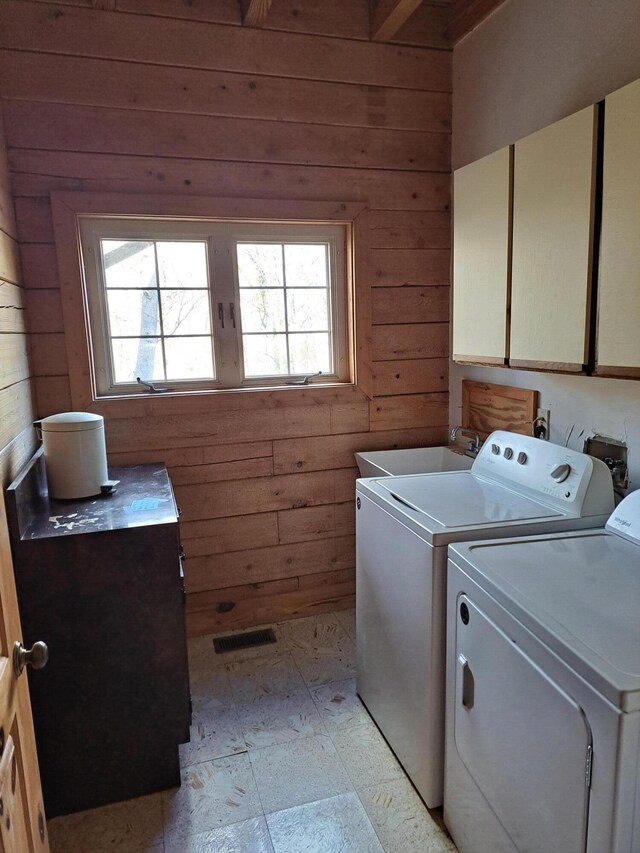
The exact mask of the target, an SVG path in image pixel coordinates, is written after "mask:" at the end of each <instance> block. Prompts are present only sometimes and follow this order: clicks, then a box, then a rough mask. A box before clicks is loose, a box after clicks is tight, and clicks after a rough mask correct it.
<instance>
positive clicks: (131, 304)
mask: <svg viewBox="0 0 640 853" xmlns="http://www.w3.org/2000/svg"><path fill="white" fill-rule="evenodd" d="M107 304H108V308H109V326H110V328H111V334H112V335H115V336H116V337H119V336H127V335H157V334H158V332H159V331H160V313H159V311H158V291H157V290H108V291H107Z"/></svg>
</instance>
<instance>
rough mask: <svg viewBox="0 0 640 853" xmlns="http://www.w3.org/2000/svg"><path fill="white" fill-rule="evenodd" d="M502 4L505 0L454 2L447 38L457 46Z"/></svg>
mask: <svg viewBox="0 0 640 853" xmlns="http://www.w3.org/2000/svg"><path fill="white" fill-rule="evenodd" d="M502 3H504V0H452V3H451V16H450V18H449V24H448V26H447V28H446V30H445V36H446V37H447V38H448V39H449V41H451V42H453V43H454V44H455V43H456V42H458V41H460V39H461V38H462V37H463V36H466V34H467V33H470V32H471V30H473V29H474V28H475V27H477V26H478V24H479V23H481V22H482V21H484V19H485V18H486V17H487V16H488V15H490V14H491V13H492V12H493V11H494V9H497V8H498V6H501V5H502Z"/></svg>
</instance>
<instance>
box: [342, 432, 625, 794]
mask: <svg viewBox="0 0 640 853" xmlns="http://www.w3.org/2000/svg"><path fill="white" fill-rule="evenodd" d="M356 507H357V509H356V633H357V689H358V693H359V695H360V697H361V699H362V701H363V702H364V703H365V705H366V706H367V709H368V710H369V712H370V714H371V716H372V717H373V718H374V720H375V721H376V723H377V724H378V726H379V728H380V729H381V731H382V733H383V734H384V736H385V737H386V739H387V741H388V743H389V745H390V746H391V748H392V749H393V751H394V752H395V754H396V756H397V757H398V759H399V761H400V762H401V764H402V765H403V767H404V769H405V770H406V772H407V773H408V775H409V777H410V778H411V780H412V781H413V783H414V785H415V786H416V788H417V790H418V791H419V793H420V795H421V796H422V798H423V799H424V801H425V802H426V804H427V805H428V806H430V807H434V806H439V805H441V803H442V790H443V776H444V766H443V765H444V701H445V693H444V686H445V605H446V569H447V545H448V544H449V543H451V542H461V541H466V540H473V539H479V538H486V539H492V538H496V537H505V536H520V535H526V534H528V533H547V532H551V531H562V530H574V529H576V528H584V527H602V526H604V524H605V522H606V520H607V518H608V516H609V514H610V513H611V510H612V509H613V487H612V483H611V475H610V473H609V470H608V469H607V467H606V465H605V464H604V463H603V462H600V461H599V460H597V459H593V458H591V457H590V456H586V455H584V454H582V453H578V452H576V451H573V450H568V449H567V448H564V447H559V446H557V445H554V444H550V443H548V442H545V441H539V440H538V439H534V438H530V437H528V436H522V435H517V434H515V433H509V432H503V431H498V432H494V433H492V434H491V435H490V436H489V438H488V439H487V441H486V442H485V444H484V446H483V448H482V450H481V451H480V453H479V455H478V457H477V458H476V459H475V461H474V463H473V467H472V469H471V471H451V472H445V473H437V474H417V475H413V476H407V477H384V478H379V479H375V478H374V479H364V480H358V481H357V484H356Z"/></svg>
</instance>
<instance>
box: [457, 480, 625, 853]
mask: <svg viewBox="0 0 640 853" xmlns="http://www.w3.org/2000/svg"><path fill="white" fill-rule="evenodd" d="M448 583H449V591H448V638H447V735H446V781H445V803H444V817H445V822H446V824H447V826H448V828H449V830H450V832H451V834H452V836H453V839H454V841H455V842H456V844H457V846H458V849H459V850H460V851H461V853H506V851H509V853H513V851H521V853H523V851H530V852H531V853H560V851H561V852H562V853H585V851H587V853H638V851H640V775H639V769H640V491H638V492H634V493H632V494H631V495H629V496H628V497H627V498H625V500H624V501H622V503H621V504H620V505H619V506H618V507H617V508H616V509H615V511H614V512H613V514H612V516H611V518H610V519H609V522H608V524H607V528H606V530H591V531H579V532H574V533H564V534H557V535H551V536H538V537H527V538H519V539H512V540H507V541H499V542H498V541H496V542H486V541H483V542H476V543H472V544H465V545H456V546H454V547H452V548H450V549H449V570H448Z"/></svg>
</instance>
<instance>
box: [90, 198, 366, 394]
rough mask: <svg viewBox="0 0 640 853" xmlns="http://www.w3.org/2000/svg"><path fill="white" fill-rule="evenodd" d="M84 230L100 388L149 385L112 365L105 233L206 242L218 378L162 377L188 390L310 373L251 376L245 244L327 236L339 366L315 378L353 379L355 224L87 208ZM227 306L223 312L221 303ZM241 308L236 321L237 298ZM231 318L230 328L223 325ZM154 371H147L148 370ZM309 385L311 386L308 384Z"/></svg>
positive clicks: (257, 384)
mask: <svg viewBox="0 0 640 853" xmlns="http://www.w3.org/2000/svg"><path fill="white" fill-rule="evenodd" d="M78 232H79V241H80V248H81V256H82V268H83V274H84V290H85V300H86V309H87V321H88V330H89V339H90V349H91V355H92V373H93V385H94V392H95V395H96V396H97V397H98V398H100V397H110V396H114V395H118V396H120V395H123V396H128V395H139V394H140V393H144V392H145V389H144V388H143V387H142V386H141V385H139V384H137V383H135V382H133V383H122V382H115V380H114V378H113V368H112V364H111V339H110V335H109V323H108V317H107V311H106V288H105V286H104V279H103V272H102V260H101V252H100V247H99V242H100V239H119V240H127V239H131V240H135V239H148V240H177V241H190V240H191V241H201V240H202V241H205V242H206V244H207V255H208V259H207V262H208V282H209V287H208V294H209V308H210V318H211V338H212V348H213V358H214V365H215V371H216V378H215V379H207V380H198V381H186V380H167V381H157V382H156V381H154V382H153V384H154V386H155V387H156V388H160V389H162V388H172V389H174V390H175V392H177V393H182V392H185V391H203V390H204V391H206V390H220V391H222V390H235V389H243V388H245V389H259V388H265V389H270V388H276V387H284V386H289V385H291V384H292V383H298V382H301V381H302V380H303V379H304V374H289V375H277V376H264V377H263V376H261V377H250V378H246V377H244V375H243V358H242V323H241V316H240V298H239V282H238V268H237V252H236V249H235V247H236V245H237V243H242V242H274V243H295V242H306V243H314V242H317V243H322V244H326V245H327V246H328V260H329V277H330V283H329V294H330V326H331V344H332V360H333V370H332V372H331V373H323V374H322V375H321V376H317V377H313V379H312V380H311V381H312V383H313V384H314V385H326V384H336V383H342V384H347V383H351V382H352V381H353V380H352V376H351V375H350V374H351V365H352V362H353V358H352V354H351V352H350V342H351V335H350V318H349V293H348V270H349V267H350V264H351V258H350V246H351V243H352V236H351V233H350V226H349V224H348V223H344V222H342V223H338V224H337V223H336V222H331V221H328V222H325V221H322V222H303V223H301V222H274V221H245V220H233V221H230V220H220V219H209V218H207V219H201V218H176V217H148V216H147V217H145V216H127V215H124V216H122V215H120V216H105V215H94V214H83V215H80V216H79V217H78ZM219 304H221V305H222V306H223V314H222V318H219V316H218V305H219ZM232 304H233V305H234V307H235V317H236V320H237V321H239V322H236V323H235V328H234V323H233V318H232V314H231V308H230V306H231V305H232ZM223 321H224V328H223ZM142 378H146V377H142ZM305 387H306V386H305Z"/></svg>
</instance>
